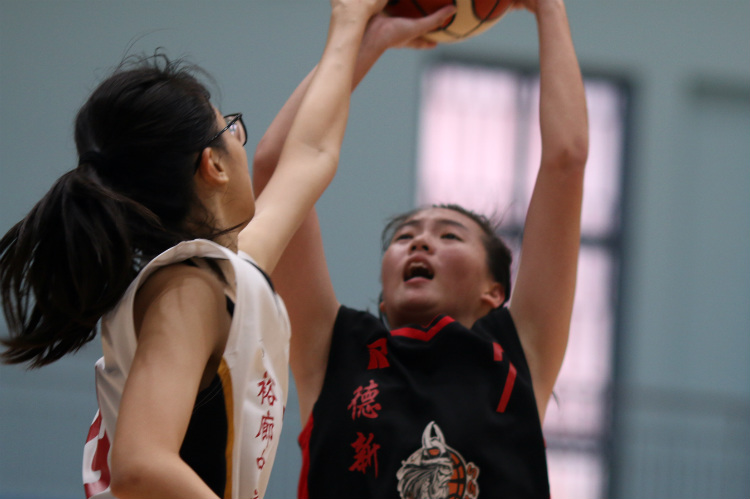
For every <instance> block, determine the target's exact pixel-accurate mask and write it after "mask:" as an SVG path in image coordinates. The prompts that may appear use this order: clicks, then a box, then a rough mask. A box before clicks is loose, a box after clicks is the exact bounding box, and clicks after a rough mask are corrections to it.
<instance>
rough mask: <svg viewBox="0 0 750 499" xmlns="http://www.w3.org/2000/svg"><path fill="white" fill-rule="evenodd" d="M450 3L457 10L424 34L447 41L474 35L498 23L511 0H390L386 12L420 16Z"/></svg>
mask: <svg viewBox="0 0 750 499" xmlns="http://www.w3.org/2000/svg"><path fill="white" fill-rule="evenodd" d="M451 4H453V5H455V6H456V13H455V14H454V15H453V16H452V17H451V18H450V19H448V21H446V23H445V24H444V25H443V26H441V27H440V28H438V29H437V30H435V31H433V32H431V33H428V34H427V36H426V38H428V39H430V40H434V41H436V42H440V43H450V42H457V41H460V40H465V39H467V38H471V37H472V36H476V35H478V34H479V33H482V32H484V31H487V29H489V28H490V27H492V26H493V25H494V24H495V23H497V22H498V21H499V20H500V18H501V17H503V15H504V14H505V13H506V12H507V11H508V9H509V8H510V6H511V5H512V4H513V0H389V2H388V5H386V7H385V12H386V13H387V14H388V15H391V16H399V17H421V16H426V15H429V14H432V13H433V12H435V11H437V10H439V9H440V8H442V7H445V6H446V5H451Z"/></svg>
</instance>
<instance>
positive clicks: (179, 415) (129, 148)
mask: <svg viewBox="0 0 750 499" xmlns="http://www.w3.org/2000/svg"><path fill="white" fill-rule="evenodd" d="M385 3H386V1H385V0H331V16H330V26H329V32H328V39H327V42H326V46H325V48H324V51H323V54H322V57H321V59H320V62H319V64H318V67H317V70H316V72H315V74H314V75H313V76H312V77H311V78H310V79H309V80H307V84H308V88H307V92H306V94H305V95H304V98H302V99H300V101H299V103H298V106H297V108H295V111H296V112H295V116H294V119H293V120H291V121H290V123H289V125H290V126H289V128H288V134H287V136H286V137H285V140H284V141H283V146H282V147H280V155H279V158H278V165H277V171H276V175H275V176H274V178H273V179H272V180H271V181H269V182H268V183H267V185H265V189H264V191H263V194H262V195H260V196H258V197H257V199H256V198H255V197H254V196H253V189H252V184H251V179H250V175H249V172H248V161H247V155H246V152H245V149H244V147H243V146H244V144H245V142H246V140H247V133H246V131H245V128H244V123H243V121H242V115H241V114H235V115H230V116H227V117H223V116H222V115H221V114H220V113H219V112H218V110H217V109H216V108H215V107H213V106H212V104H211V101H210V95H209V93H208V91H207V90H206V88H205V86H204V85H203V84H202V83H200V81H199V80H198V76H199V75H200V74H201V73H200V71H199V70H198V69H197V68H194V67H190V66H186V65H182V64H178V63H175V62H172V61H170V60H168V59H167V58H166V57H165V56H163V55H161V54H157V55H155V56H153V57H149V58H145V59H139V60H132V59H131V60H128V61H126V63H124V64H123V65H122V66H121V67H120V68H119V69H118V70H116V71H115V72H114V74H112V75H111V76H110V77H108V78H107V79H106V80H104V81H103V82H102V83H101V84H100V85H99V86H98V87H97V88H96V89H95V90H94V92H93V93H92V94H91V96H90V97H89V99H88V100H87V102H86V103H85V104H84V105H83V107H82V108H81V109H80V111H79V112H78V115H77V117H76V122H75V142H76V147H77V150H78V153H79V164H78V166H77V167H76V168H75V169H73V170H72V171H70V172H68V173H66V174H65V175H63V176H62V177H61V178H60V179H59V180H57V182H56V183H55V184H54V185H53V187H52V188H51V189H50V191H49V192H48V193H47V194H46V195H45V196H44V197H43V198H42V200H41V201H39V203H38V204H37V205H36V206H34V208H33V209H32V210H31V212H30V213H29V214H28V215H27V216H26V217H25V218H24V219H23V220H21V221H20V222H19V223H18V224H16V225H15V226H14V227H12V228H11V229H10V230H9V231H8V232H7V233H6V234H5V236H4V237H3V238H2V240H0V293H1V294H2V303H3V310H4V313H5V317H6V319H7V323H8V326H9V330H10V335H9V336H8V337H7V338H4V339H3V340H2V343H3V345H4V346H5V349H4V351H3V353H2V359H3V360H4V361H5V362H6V363H18V364H21V363H26V364H28V365H29V366H31V367H41V366H44V365H47V364H50V363H52V362H54V361H56V360H58V359H59V358H61V357H63V356H64V355H67V354H69V353H72V352H75V351H76V350H78V349H79V348H81V347H82V346H84V345H85V344H86V343H87V342H88V341H90V340H91V339H93V338H94V336H95V334H96V331H97V328H98V327H100V328H101V334H102V345H103V357H102V358H101V359H100V360H99V361H98V362H97V364H96V387H97V400H98V406H99V411H98V413H97V414H96V417H95V419H94V421H93V423H92V425H91V429H90V432H89V434H88V438H87V441H86V445H85V448H84V462H83V473H84V484H85V489H86V495H87V497H102V498H103V497H119V498H128V497H138V498H149V497H153V498H160V499H165V498H170V497H174V498H216V497H232V498H239V497H243V498H249V497H263V495H264V493H265V489H266V486H267V482H268V478H269V474H270V471H271V468H272V465H273V461H274V455H275V452H276V445H277V443H278V440H279V439H278V437H279V432H280V430H281V424H282V415H283V411H284V406H285V404H286V397H287V372H288V355H289V337H290V327H289V320H288V315H287V312H286V309H285V306H284V304H283V302H282V301H281V299H280V297H279V296H278V295H277V294H276V292H275V290H274V287H273V285H272V283H271V280H270V279H269V278H268V275H269V274H270V273H271V272H273V270H274V269H275V267H276V265H277V263H278V261H279V258H280V256H281V253H282V251H283V250H284V248H285V247H286V245H287V243H288V242H289V240H290V238H291V237H292V235H293V234H294V232H295V231H296V230H297V228H298V227H299V226H300V224H301V223H302V222H303V220H304V218H305V217H306V215H307V214H308V212H309V211H310V209H311V208H312V206H313V205H314V203H315V201H316V200H317V199H318V198H319V197H320V195H321V194H322V192H323V190H324V189H325V188H326V186H327V185H328V183H329V182H330V180H331V178H332V177H333V175H334V173H335V171H336V167H337V162H338V155H339V149H340V147H341V142H342V140H343V135H344V129H345V126H346V122H347V117H348V106H349V99H350V93H351V86H352V79H353V74H354V70H355V64H356V60H357V57H358V54H359V53H360V51H366V47H365V45H363V36H366V35H365V32H366V29H367V26H368V23H369V21H370V19H371V18H372V16H373V15H374V14H375V13H376V12H379V11H380V10H382V8H383V7H384V5H385ZM423 27H424V28H425V29H428V28H430V29H431V28H432V27H434V26H423Z"/></svg>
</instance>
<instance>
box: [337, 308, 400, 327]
mask: <svg viewBox="0 0 750 499" xmlns="http://www.w3.org/2000/svg"><path fill="white" fill-rule="evenodd" d="M351 329H358V330H384V331H387V328H386V326H385V324H383V322H382V321H381V320H380V319H379V318H378V317H376V316H375V315H373V314H372V313H371V312H368V311H366V310H356V309H354V308H349V307H347V306H345V305H340V306H339V310H338V312H337V314H336V320H335V322H334V323H333V330H334V334H335V333H336V331H343V330H347V331H349V330H351Z"/></svg>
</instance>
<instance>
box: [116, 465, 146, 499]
mask: <svg viewBox="0 0 750 499" xmlns="http://www.w3.org/2000/svg"><path fill="white" fill-rule="evenodd" d="M153 468H154V466H153V463H147V462H145V461H144V460H143V459H138V458H132V457H131V458H125V457H119V458H118V457H117V456H113V459H112V470H111V481H110V486H109V487H110V490H111V491H112V495H114V496H115V497H118V498H120V499H129V498H138V497H143V492H144V490H148V489H149V483H150V479H149V475H150V474H151V473H153V471H154V469H153Z"/></svg>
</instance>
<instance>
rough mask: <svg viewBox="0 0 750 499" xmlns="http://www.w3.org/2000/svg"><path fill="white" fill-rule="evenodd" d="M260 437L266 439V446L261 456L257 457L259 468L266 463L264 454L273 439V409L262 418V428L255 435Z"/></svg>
mask: <svg viewBox="0 0 750 499" xmlns="http://www.w3.org/2000/svg"><path fill="white" fill-rule="evenodd" d="M258 437H260V438H261V440H264V441H266V447H265V448H264V449H263V452H261V454H260V457H259V458H258V459H256V463H257V465H258V468H259V469H263V466H265V465H266V460H265V458H264V457H263V456H264V455H265V453H266V450H267V449H268V446H269V445H270V444H271V440H273V416H271V411H267V412H266V415H265V416H263V417H262V418H261V419H260V428H259V429H258V433H257V434H256V435H255V438H258Z"/></svg>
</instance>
